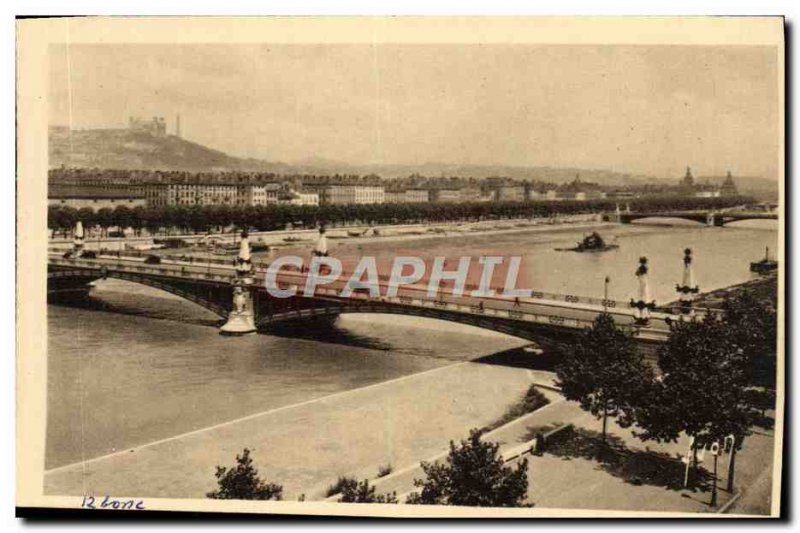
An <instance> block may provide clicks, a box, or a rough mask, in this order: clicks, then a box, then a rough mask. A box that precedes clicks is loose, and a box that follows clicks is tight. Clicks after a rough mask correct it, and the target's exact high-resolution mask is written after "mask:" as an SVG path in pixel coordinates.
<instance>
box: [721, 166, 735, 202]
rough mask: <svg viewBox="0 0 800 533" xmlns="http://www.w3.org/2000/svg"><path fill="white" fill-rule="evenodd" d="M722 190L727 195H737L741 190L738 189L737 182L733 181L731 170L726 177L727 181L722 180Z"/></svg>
mask: <svg viewBox="0 0 800 533" xmlns="http://www.w3.org/2000/svg"><path fill="white" fill-rule="evenodd" d="M721 192H722V194H723V195H725V196H735V195H736V194H738V192H739V191H738V190H737V189H736V184H735V183H734V182H733V176H731V171H730V170H729V171H728V175H727V176H726V177H725V181H724V182H722V189H721Z"/></svg>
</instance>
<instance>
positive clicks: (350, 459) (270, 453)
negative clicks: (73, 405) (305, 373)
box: [45, 362, 530, 499]
mask: <svg viewBox="0 0 800 533" xmlns="http://www.w3.org/2000/svg"><path fill="white" fill-rule="evenodd" d="M529 386H530V377H529V375H528V373H527V371H526V370H524V369H520V368H511V367H506V366H502V365H497V364H483V363H481V362H464V363H456V364H451V365H448V366H445V367H441V368H438V369H434V370H430V371H426V372H421V373H417V374H413V375H409V376H406V377H402V378H398V379H394V380H389V381H385V382H383V383H379V384H376V385H372V386H367V387H362V388H359V389H354V390H350V391H347V392H343V393H338V394H333V395H329V396H326V397H323V398H319V399H315V400H311V401H308V402H302V403H300V404H296V405H290V406H286V407H282V408H278V409H272V410H270V411H267V412H264V413H258V414H255V415H250V416H248V417H245V418H243V419H239V420H232V421H230V422H225V423H222V424H218V425H216V426H212V427H209V428H206V429H200V430H196V431H192V432H190V433H186V434H183V435H176V436H174V437H170V438H167V439H162V440H160V441H156V442H152V443H149V444H144V445H141V446H136V447H133V448H130V449H124V450H120V451H118V452H115V453H112V454H109V455H105V456H102V457H97V458H94V459H91V460H89V461H85V462H79V463H75V464H72V465H67V466H64V467H60V468H56V469H52V470H49V471H47V472H46V473H45V492H46V493H47V494H58V495H81V494H119V495H130V496H134V495H135V496H144V497H170V498H202V497H204V495H205V493H206V492H207V491H210V490H212V489H213V488H214V486H215V479H214V476H213V473H214V471H215V468H216V466H218V465H220V466H222V465H226V466H229V465H231V464H233V461H234V458H235V455H236V453H241V451H242V449H243V448H245V447H247V448H249V449H251V450H252V452H253V453H252V457H253V459H254V461H255V464H256V466H257V468H258V469H259V472H260V473H261V475H262V477H263V478H265V479H269V480H270V481H272V482H276V483H280V484H282V485H283V486H284V495H285V497H286V498H287V499H295V498H297V497H299V496H300V495H301V494H306V497H307V498H308V499H312V498H314V497H317V498H318V497H319V496H320V495H324V491H325V489H326V488H327V486H328V485H329V484H330V483H332V482H334V481H335V480H336V479H337V478H338V477H339V476H343V475H346V476H354V477H356V478H361V479H363V478H372V477H374V476H376V475H377V469H378V467H379V466H380V465H386V464H391V465H395V466H397V467H399V468H403V467H406V466H409V465H418V464H419V461H420V460H422V459H426V458H428V457H430V456H432V455H434V454H436V453H439V452H440V450H441V449H442V445H443V443H447V442H449V441H450V440H457V439H459V438H463V437H464V436H465V435H467V434H468V432H469V430H470V429H471V428H474V427H480V426H483V425H488V424H491V423H492V422H494V421H495V420H497V419H498V418H500V417H502V416H503V414H504V413H505V411H506V409H507V408H508V406H509V405H512V404H513V403H515V402H516V401H518V399H519V397H520V396H522V395H523V394H524V393H525V392H526V390H527V389H528V387H529Z"/></svg>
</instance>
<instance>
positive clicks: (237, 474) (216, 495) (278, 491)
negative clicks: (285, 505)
mask: <svg viewBox="0 0 800 533" xmlns="http://www.w3.org/2000/svg"><path fill="white" fill-rule="evenodd" d="M214 476H215V477H216V478H217V484H218V485H219V488H218V489H217V490H215V491H213V492H208V493H206V497H208V498H211V499H214V500H280V499H281V497H282V495H283V487H282V486H281V485H276V484H275V483H265V482H263V481H262V480H261V478H259V477H258V470H256V468H255V467H254V466H253V460H252V459H251V458H250V450H248V449H247V448H245V449H244V452H243V453H242V455H237V456H236V466H234V467H233V468H230V469H228V468H225V467H224V466H218V467H217V471H216V473H215V474H214Z"/></svg>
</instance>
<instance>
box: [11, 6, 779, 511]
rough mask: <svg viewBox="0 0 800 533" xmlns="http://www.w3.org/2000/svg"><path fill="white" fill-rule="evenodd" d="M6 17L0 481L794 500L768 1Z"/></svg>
mask: <svg viewBox="0 0 800 533" xmlns="http://www.w3.org/2000/svg"><path fill="white" fill-rule="evenodd" d="M16 24H17V40H18V42H17V47H18V65H17V68H18V79H17V102H18V103H17V106H18V108H17V117H18V127H17V135H18V137H17V142H18V162H17V165H18V167H17V172H18V178H17V187H18V190H17V206H18V226H17V247H18V256H17V285H18V289H17V310H18V322H17V328H18V338H19V342H18V348H17V350H18V351H17V401H18V414H17V416H18V419H17V452H16V453H17V476H18V481H17V505H18V506H19V507H37V508H39V507H44V508H62V509H82V510H85V511H87V512H88V511H92V510H117V511H142V512H147V511H166V510H170V511H193V512H197V511H199V512H215V513H265V514H281V515H307V514H310V515H317V516H319V515H327V516H373V517H379V516H382V517H437V516H443V517H477V516H488V517H652V518H657V517H709V518H710V517H723V516H724V517H733V516H738V517H778V516H780V515H781V511H782V510H781V507H780V504H781V501H780V499H781V498H780V494H781V468H782V459H783V455H782V454H783V429H784V420H783V409H784V405H783V404H784V387H785V375H784V342H785V341H784V312H785V305H786V302H785V295H784V283H785V272H784V268H785V261H784V239H785V237H784V224H785V219H784V215H785V200H784V179H785V169H784V166H785V156H784V150H785V148H784V137H785V131H784V107H785V102H784V99H785V97H784V20H783V19H782V18H781V17H752V18H749V17H713V18H712V17H692V18H680V17H673V18H649V19H642V18H635V17H616V18H610V19H609V18H603V19H595V18H591V17H584V18H579V17H574V18H569V17H566V18H536V17H516V18H515V17H503V18H499V17H498V18H482V17H469V18H464V17H461V18H455V17H450V18H448V17H395V18H389V17H377V18H376V17H371V18H359V17H307V18H304V17H300V18H288V17H287V18H282V17H269V18H267V17H243V18H213V17H212V18H191V17H174V18H125V17H84V18H80V17H79V18H50V19H25V20H17V22H16ZM358 504H361V505H358Z"/></svg>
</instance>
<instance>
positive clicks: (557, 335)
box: [258, 302, 580, 344]
mask: <svg viewBox="0 0 800 533" xmlns="http://www.w3.org/2000/svg"><path fill="white" fill-rule="evenodd" d="M343 314H381V315H405V316H413V317H418V318H430V319H434V320H443V321H446V322H452V323H457V324H463V325H467V326H472V327H475V328H479V329H483V330H488V331H493V332H496V333H503V334H505V335H510V336H512V337H516V338H520V339H524V340H527V341H534V342H537V343H544V344H552V343H553V342H554V341H559V342H560V341H567V340H572V339H574V337H575V336H576V335H577V334H579V333H580V330H576V329H573V328H568V327H563V326H559V325H558V323H557V321H555V322H554V323H552V324H538V323H530V322H519V323H515V322H513V321H508V320H503V319H499V318H496V317H492V316H487V315H482V314H478V313H463V312H456V311H449V310H445V309H436V308H433V307H424V308H421V307H416V306H402V305H391V304H383V303H373V302H371V303H363V304H361V305H358V304H355V305H349V304H333V305H321V306H319V307H313V308H306V309H297V310H287V311H283V312H280V313H275V314H273V315H262V316H261V317H260V318H259V320H258V326H259V327H267V326H269V325H270V324H279V323H282V322H286V321H292V320H302V319H308V318H313V317H334V316H338V315H343Z"/></svg>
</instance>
